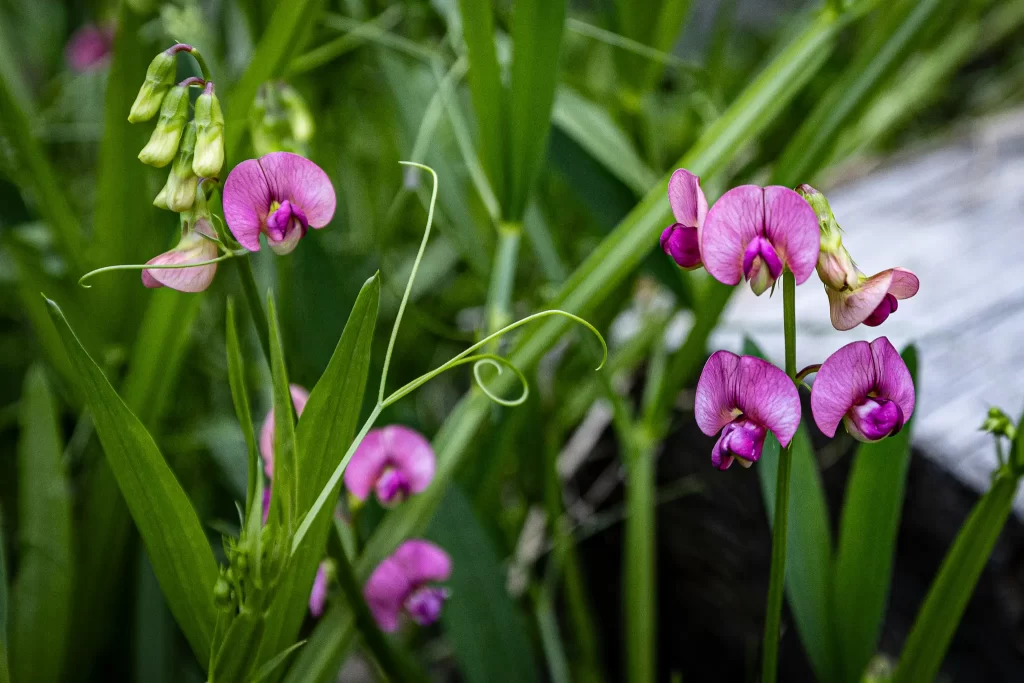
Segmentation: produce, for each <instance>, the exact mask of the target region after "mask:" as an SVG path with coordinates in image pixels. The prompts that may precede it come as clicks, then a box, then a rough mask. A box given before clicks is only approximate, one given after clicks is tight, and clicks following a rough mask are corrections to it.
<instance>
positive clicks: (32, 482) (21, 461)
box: [10, 365, 74, 683]
mask: <svg viewBox="0 0 1024 683" xmlns="http://www.w3.org/2000/svg"><path fill="white" fill-rule="evenodd" d="M21 401H22V405H21V439H20V442H19V444H18V475H19V477H18V502H19V512H20V520H19V544H20V546H21V562H20V565H19V570H18V575H17V577H16V579H15V583H14V591H13V600H12V609H11V622H12V623H11V625H12V630H11V649H10V652H11V662H10V663H11V674H12V676H13V678H14V680H17V681H28V680H31V681H39V683H51V682H52V683H56V682H57V681H59V680H60V674H61V667H62V666H63V663H64V656H65V651H66V646H67V640H68V636H69V635H70V634H69V631H68V625H69V621H70V620H69V617H70V611H71V585H72V572H73V570H74V562H73V559H72V550H71V488H70V485H69V483H68V477H67V472H66V471H65V469H64V464H63V462H62V460H61V458H62V456H63V451H64V446H63V444H62V443H61V434H60V423H59V419H58V413H57V408H56V405H55V403H54V399H53V395H52V394H51V392H50V388H49V386H48V385H47V382H46V375H45V373H44V372H43V369H42V367H40V366H38V365H36V366H33V367H32V368H30V369H29V371H28V375H27V376H26V378H25V389H24V392H23V393H22V399H21Z"/></svg>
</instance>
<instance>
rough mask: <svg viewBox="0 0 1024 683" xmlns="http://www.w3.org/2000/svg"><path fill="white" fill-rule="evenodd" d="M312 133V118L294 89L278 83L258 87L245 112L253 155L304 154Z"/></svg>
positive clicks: (307, 148) (307, 150)
mask: <svg viewBox="0 0 1024 683" xmlns="http://www.w3.org/2000/svg"><path fill="white" fill-rule="evenodd" d="M314 131H315V125H314V123H313V115H312V114H311V113H310V111H309V107H308V106H307V105H306V101H305V100H304V99H302V96H301V95H300V94H299V92H298V91H297V90H295V88H293V87H292V86H290V85H288V84H287V83H284V82H281V81H271V82H269V83H264V84H263V85H261V86H260V88H259V90H258V91H257V93H256V100H255V101H254V102H253V106H252V109H251V110H250V111H249V133H250V134H251V136H252V146H253V149H255V150H256V154H258V155H261V156H262V155H264V154H269V153H270V152H294V153H295V154H302V155H307V154H308V153H309V142H310V141H311V140H312V139H313V133H314Z"/></svg>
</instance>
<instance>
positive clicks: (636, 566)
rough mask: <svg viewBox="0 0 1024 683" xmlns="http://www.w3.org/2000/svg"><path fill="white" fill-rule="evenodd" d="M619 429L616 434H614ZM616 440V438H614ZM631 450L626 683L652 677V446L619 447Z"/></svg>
mask: <svg viewBox="0 0 1024 683" xmlns="http://www.w3.org/2000/svg"><path fill="white" fill-rule="evenodd" d="M617 431H621V430H617ZM620 438H621V437H620ZM620 447H621V448H623V449H624V450H626V451H632V452H630V453H629V455H628V460H629V462H628V463H627V465H626V467H627V470H626V474H627V480H626V527H625V556H624V557H623V586H622V590H623V601H624V604H623V609H624V610H625V612H626V614H625V627H626V667H627V669H626V671H627V676H626V678H627V680H628V681H630V682H631V683H648V682H649V681H654V680H656V679H657V666H658V663H657V654H656V647H657V642H658V636H657V630H658V628H657V609H658V607H657V595H656V589H657V566H656V562H657V558H656V552H657V546H656V543H657V541H656V538H655V535H656V533H657V529H656V526H655V525H656V523H657V519H656V516H655V501H654V496H655V489H656V487H657V471H656V460H655V457H656V453H655V452H654V450H653V449H652V448H638V447H636V446H634V445H629V444H621V445H620Z"/></svg>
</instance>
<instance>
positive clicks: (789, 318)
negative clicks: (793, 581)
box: [761, 270, 796, 683]
mask: <svg viewBox="0 0 1024 683" xmlns="http://www.w3.org/2000/svg"><path fill="white" fill-rule="evenodd" d="M782 325H783V334H784V335H785V340H786V374H787V375H789V377H790V379H792V380H793V381H794V382H796V279H795V278H794V277H793V273H792V272H791V271H789V270H787V271H785V272H784V273H783V275H782ZM792 451H793V442H792V441H791V442H790V443H789V445H787V446H786V447H784V448H780V449H779V473H778V481H777V482H776V489H775V518H774V519H775V521H774V526H773V528H772V567H771V574H770V578H769V580H768V606H767V608H766V611H765V623H764V644H763V646H762V650H763V654H762V659H761V681H762V683H775V680H776V677H777V675H778V669H779V624H780V621H781V619H782V599H783V596H784V595H785V589H786V540H787V539H786V537H787V532H788V530H789V480H790V469H791V465H792V461H793V458H792Z"/></svg>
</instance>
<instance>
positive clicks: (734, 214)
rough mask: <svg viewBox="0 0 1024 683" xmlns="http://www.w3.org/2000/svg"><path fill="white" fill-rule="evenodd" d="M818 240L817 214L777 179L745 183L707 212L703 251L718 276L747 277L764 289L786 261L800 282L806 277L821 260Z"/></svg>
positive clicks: (734, 281)
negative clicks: (760, 183)
mask: <svg viewBox="0 0 1024 683" xmlns="http://www.w3.org/2000/svg"><path fill="white" fill-rule="evenodd" d="M819 242H820V236H819V230H818V217H817V215H816V214H815V213H814V209H812V208H811V207H810V205H808V204H807V202H806V201H804V199H803V197H801V196H800V195H799V194H797V193H796V192H794V191H793V190H790V189H789V188H787V187H780V186H778V185H770V186H768V187H759V186H757V185H741V186H740V187H736V188H733V189H731V190H729V191H728V192H726V193H725V194H724V195H722V197H721V199H719V200H718V201H717V202H715V205H714V206H713V207H711V210H710V211H709V212H708V215H707V220H706V221H705V222H704V229H703V231H702V234H701V255H702V257H703V259H704V267H705V268H707V270H708V272H709V273H711V275H712V276H714V278H715V279H716V280H718V281H719V282H722V283H723V284H727V285H735V284H738V283H739V281H740V280H741V279H745V280H747V281H748V282H749V283H750V288H751V289H752V290H753V291H754V293H755V294H761V293H762V292H764V291H765V290H766V289H768V288H769V287H771V286H772V284H774V282H775V280H777V279H778V278H779V276H780V275H782V271H783V269H784V268H787V267H788V268H789V269H790V270H791V271H792V272H793V276H794V277H795V278H796V283H797V284H801V283H803V282H804V281H806V280H807V278H809V277H810V276H811V273H813V272H814V266H815V264H816V263H817V262H818V249H819Z"/></svg>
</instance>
